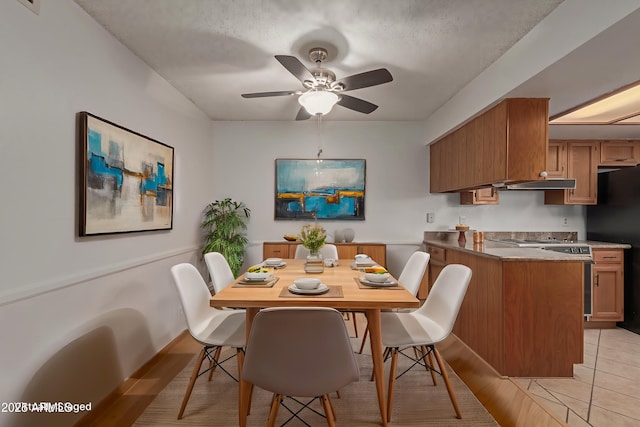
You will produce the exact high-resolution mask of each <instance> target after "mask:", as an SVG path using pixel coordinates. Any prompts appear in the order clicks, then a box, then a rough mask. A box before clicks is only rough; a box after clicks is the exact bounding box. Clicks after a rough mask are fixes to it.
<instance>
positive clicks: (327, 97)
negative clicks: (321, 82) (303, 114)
mask: <svg viewBox="0 0 640 427" xmlns="http://www.w3.org/2000/svg"><path fill="white" fill-rule="evenodd" d="M298 102H299V103H300V105H302V106H303V107H304V109H305V110H307V112H308V113H309V114H311V115H314V116H317V115H324V114H327V113H329V111H331V109H332V108H333V106H334V105H336V103H337V102H338V95H336V94H335V93H333V92H328V91H324V90H310V91H308V92H305V93H303V94H302V95H300V97H299V98H298Z"/></svg>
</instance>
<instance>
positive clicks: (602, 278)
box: [591, 264, 624, 321]
mask: <svg viewBox="0 0 640 427" xmlns="http://www.w3.org/2000/svg"><path fill="white" fill-rule="evenodd" d="M622 272H623V267H622V264H595V265H594V267H593V314H592V316H591V320H593V321H598V320H606V321H622V320H624V308H623V304H624V295H623V294H624V284H623V273H622Z"/></svg>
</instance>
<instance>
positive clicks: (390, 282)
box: [360, 277, 398, 287]
mask: <svg viewBox="0 0 640 427" xmlns="http://www.w3.org/2000/svg"><path fill="white" fill-rule="evenodd" d="M360 282H362V283H363V284H364V285H367V286H372V287H375V286H379V287H389V286H395V285H397V284H398V283H397V282H396V281H395V280H393V279H388V280H386V281H384V282H372V281H370V280H367V279H365V278H364V277H363V278H362V279H360Z"/></svg>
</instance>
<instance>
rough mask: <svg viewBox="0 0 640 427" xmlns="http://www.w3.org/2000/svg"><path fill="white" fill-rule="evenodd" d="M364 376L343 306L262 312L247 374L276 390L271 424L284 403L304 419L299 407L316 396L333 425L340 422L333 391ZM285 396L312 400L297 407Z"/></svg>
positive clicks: (249, 345)
mask: <svg viewBox="0 0 640 427" xmlns="http://www.w3.org/2000/svg"><path fill="white" fill-rule="evenodd" d="M358 378H359V370H358V364H357V362H356V359H355V356H354V354H353V349H352V347H351V342H350V341H349V335H348V333H347V328H346V326H345V324H344V320H343V318H342V315H341V314H340V312H339V311H337V310H335V309H333V308H322V307H284V308H268V309H264V310H261V311H260V312H259V313H258V314H257V315H256V317H255V319H254V321H253V323H252V326H251V334H250V336H249V341H248V343H247V348H246V354H245V360H244V367H243V371H242V379H243V380H245V381H247V382H249V383H251V384H253V385H255V386H256V387H259V388H261V389H264V390H267V391H271V392H273V393H274V395H273V400H272V402H271V410H270V412H269V421H268V425H269V426H273V425H274V423H275V419H276V417H277V415H278V409H279V407H280V405H282V406H283V407H284V408H286V409H287V410H288V411H289V412H290V413H291V414H292V415H291V417H290V418H289V420H291V419H293V418H299V419H300V417H299V416H298V414H299V412H300V411H301V410H302V409H304V408H307V407H308V405H309V404H310V403H311V402H313V401H314V400H315V399H320V400H321V402H322V406H323V408H324V413H325V417H326V419H327V423H328V425H330V426H332V425H335V413H334V411H333V407H332V405H331V401H330V400H329V393H330V392H332V391H335V390H338V389H340V388H341V387H344V386H346V385H347V384H350V383H352V382H354V381H357V380H358ZM285 396H286V397H291V398H294V397H303V398H311V400H310V401H309V402H307V403H303V402H300V401H299V400H297V399H296V400H297V402H298V403H299V404H301V405H302V409H300V410H299V411H297V412H294V411H293V410H291V409H290V408H289V407H288V406H286V403H285V402H283V397H285ZM320 415H321V414H320ZM287 422H288V421H287ZM307 425H308V424H307Z"/></svg>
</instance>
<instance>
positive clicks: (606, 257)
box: [602, 255, 618, 259]
mask: <svg viewBox="0 0 640 427" xmlns="http://www.w3.org/2000/svg"><path fill="white" fill-rule="evenodd" d="M602 258H604V259H616V258H618V257H617V256H607V255H605V256H603V257H602Z"/></svg>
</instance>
